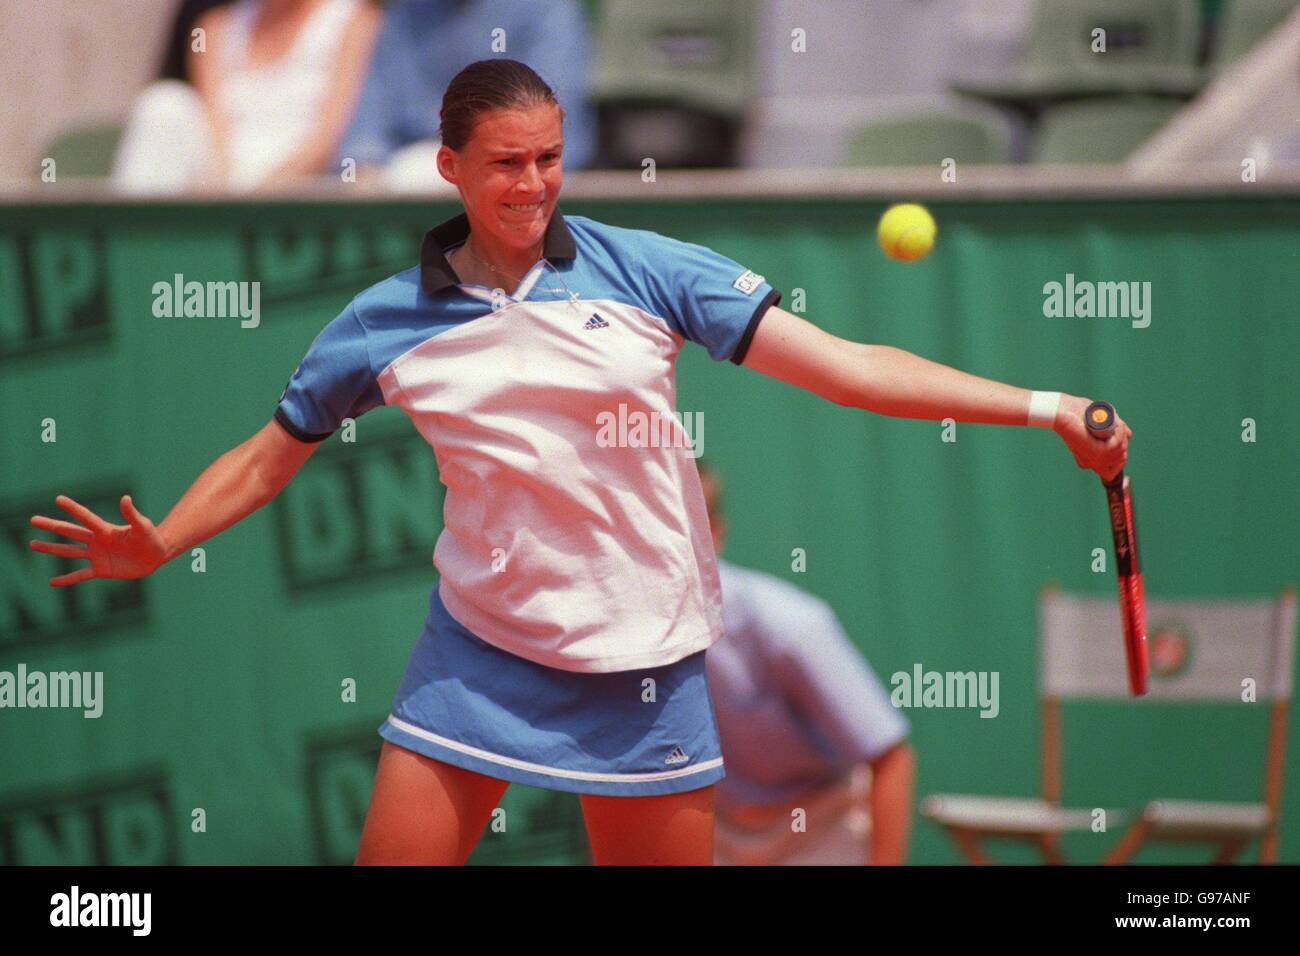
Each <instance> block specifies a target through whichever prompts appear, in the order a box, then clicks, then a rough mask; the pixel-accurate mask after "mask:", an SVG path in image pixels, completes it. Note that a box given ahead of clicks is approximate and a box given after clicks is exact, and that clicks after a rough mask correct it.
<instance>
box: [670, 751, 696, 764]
mask: <svg viewBox="0 0 1300 956" xmlns="http://www.w3.org/2000/svg"><path fill="white" fill-rule="evenodd" d="M690 759H691V758H690V757H688V756H686V753H685V752H684V751H683V750H682V748H681V747H674V748H673V752H672V753H670V754H669V755H668V756H667V757H665V758H664V763H668V764H674V763H686V761H688V760H690Z"/></svg>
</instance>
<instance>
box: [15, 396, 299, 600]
mask: <svg viewBox="0 0 1300 956" xmlns="http://www.w3.org/2000/svg"><path fill="white" fill-rule="evenodd" d="M319 447H320V444H319V443H318V442H304V441H299V440H298V439H296V438H294V437H293V436H292V435H290V434H289V433H288V432H287V431H285V429H284V428H283V427H281V426H280V425H279V424H278V423H276V422H274V421H271V422H268V423H267V424H266V425H265V426H264V427H263V428H262V429H261V430H260V431H259V432H258V433H257V434H255V435H254V436H253V437H252V438H250V439H248V441H246V442H244V443H243V444H241V445H239V446H237V447H235V448H232V449H231V450H230V451H228V452H226V453H225V454H224V455H222V456H221V457H220V458H218V459H217V460H216V461H214V462H213V463H212V464H211V465H209V466H208V467H207V468H206V469H205V470H204V472H203V473H202V474H201V475H199V477H198V478H197V479H195V481H194V483H193V484H192V485H190V487H189V490H188V491H186V492H185V494H184V495H182V496H181V499H180V501H178V502H177V503H176V506H175V507H174V508H172V510H171V513H170V514H168V515H167V517H166V519H165V520H164V521H163V522H162V524H160V525H154V523H153V522H152V521H150V520H149V519H148V518H146V517H145V516H144V515H143V514H141V513H140V512H139V511H138V510H137V509H136V507H135V504H134V503H133V502H132V501H131V498H130V496H129V495H123V496H122V499H121V501H120V502H119V508H120V509H121V512H122V517H123V518H125V519H126V524H124V525H115V524H110V523H109V522H108V521H105V520H104V519H103V518H101V517H100V516H99V515H97V514H95V513H94V512H93V511H91V510H90V509H89V508H87V507H86V506H85V505H83V504H80V503H79V502H77V501H74V500H73V499H71V498H69V497H67V496H66V495H60V496H59V497H58V498H57V499H55V503H56V504H57V505H58V506H59V507H60V508H62V509H63V510H64V511H66V512H68V514H70V515H71V516H72V517H73V518H75V519H76V523H73V522H69V521H60V520H57V519H54V518H49V517H46V516H44V515H35V516H33V517H32V524H33V525H35V526H36V527H38V528H41V529H43V530H46V531H51V532H53V533H55V534H59V535H62V536H63V537H64V538H67V539H68V540H69V542H70V543H62V542H50V541H32V542H31V549H32V550H33V551H40V552H42V553H45V554H52V555H55V556H56V557H62V558H80V559H85V560H88V561H90V564H89V565H88V566H86V567H82V568H78V569H77V570H75V571H72V572H69V573H67V574H63V575H60V576H58V577H55V578H51V579H50V584H51V585H52V586H54V587H65V586H67V585H69V584H78V583H80V582H82V581H90V580H93V579H95V578H141V577H144V576H145V575H148V574H152V573H153V572H154V571H156V570H157V569H158V568H159V567H161V566H162V565H164V564H166V563H167V562H168V561H170V560H171V559H172V558H174V557H176V556H177V555H180V554H184V553H185V552H187V551H189V549H190V548H192V547H194V546H195V545H198V544H200V543H201V542H203V541H206V540H208V539H209V538H211V537H214V536H216V535H218V534H220V533H221V532H222V531H225V530H226V529H227V528H229V527H230V526H231V525H233V524H236V523H238V522H239V521H241V520H243V519H244V518H246V517H248V515H250V514H252V513H253V512H254V511H256V510H257V509H258V508H260V507H262V506H263V505H264V504H266V503H267V502H268V501H270V500H271V499H272V498H274V497H275V496H276V495H277V494H279V493H280V489H282V488H283V487H284V486H285V485H287V484H288V483H289V479H290V478H292V477H293V476H294V474H296V473H297V471H298V469H299V468H301V467H302V464H303V462H305V461H306V460H307V459H308V458H310V457H311V455H312V452H314V451H315V450H316V449H317V448H319Z"/></svg>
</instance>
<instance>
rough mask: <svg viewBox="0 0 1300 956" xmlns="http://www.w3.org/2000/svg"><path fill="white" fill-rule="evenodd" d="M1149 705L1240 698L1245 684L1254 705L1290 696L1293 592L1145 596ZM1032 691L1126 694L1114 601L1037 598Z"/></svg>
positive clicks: (1058, 595)
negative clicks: (1251, 596) (1218, 597)
mask: <svg viewBox="0 0 1300 956" xmlns="http://www.w3.org/2000/svg"><path fill="white" fill-rule="evenodd" d="M1146 604H1147V645H1148V649H1149V652H1150V656H1151V677H1150V680H1149V682H1148V692H1147V697H1148V698H1150V699H1154V700H1229V699H1233V700H1240V699H1241V697H1242V694H1243V692H1244V690H1245V688H1246V686H1247V685H1246V684H1245V683H1244V682H1245V681H1246V680H1247V679H1249V680H1253V681H1254V687H1255V698H1256V699H1257V700H1277V699H1288V700H1289V699H1290V697H1291V683H1292V671H1293V669H1294V662H1295V624H1296V598H1295V591H1294V590H1291V589H1288V590H1286V591H1284V592H1283V593H1282V594H1281V595H1280V596H1279V597H1277V598H1259V599H1249V600H1222V601H1219V600H1184V599H1178V600H1174V599H1159V598H1152V597H1148V598H1147V602H1146ZM1038 634H1039V661H1038V667H1039V672H1038V676H1039V687H1040V693H1042V694H1044V695H1045V696H1049V697H1060V698H1127V697H1128V696H1129V689H1128V665H1127V663H1126V662H1125V654H1124V632H1123V629H1122V625H1121V623H1120V610H1119V596H1118V595H1117V594H1112V595H1110V596H1108V597H1091V596H1084V595H1079V594H1067V593H1065V592H1063V591H1059V590H1053V589H1048V590H1045V591H1044V592H1043V595H1042V598H1041V600H1040V602H1039V630H1038Z"/></svg>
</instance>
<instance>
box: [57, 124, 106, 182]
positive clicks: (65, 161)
mask: <svg viewBox="0 0 1300 956" xmlns="http://www.w3.org/2000/svg"><path fill="white" fill-rule="evenodd" d="M121 139H122V126H121V124H119V123H100V124H96V125H88V126H78V127H74V128H72V129H68V130H64V131H63V132H62V133H60V134H59V135H58V136H56V137H55V138H54V140H53V141H52V142H51V143H50V145H49V146H47V147H46V149H45V153H44V156H45V157H48V158H50V159H53V160H54V164H55V166H54V168H55V173H56V175H58V176H60V177H67V178H69V179H107V178H108V177H109V175H111V174H112V172H113V157H114V155H116V153H117V144H118V143H119V142H120V141H121Z"/></svg>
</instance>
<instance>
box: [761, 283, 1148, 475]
mask: <svg viewBox="0 0 1300 956" xmlns="http://www.w3.org/2000/svg"><path fill="white" fill-rule="evenodd" d="M741 364H743V365H744V366H745V367H746V368H752V369H754V370H755V371H757V372H762V373H763V374H764V375H770V376H771V377H772V378H777V379H780V380H781V381H783V382H788V383H789V384H791V385H795V386H798V387H799V388H802V389H806V390H807V391H810V392H812V393H814V394H816V395H820V396H821V397H822V398H824V399H826V400H827V401H830V402H834V403H835V404H837V405H845V406H851V407H854V408H862V409H866V410H867V411H871V412H875V413H876V414H878V415H890V416H893V417H897V418H921V419H930V420H932V421H941V420H943V419H945V418H951V419H953V420H954V421H959V422H977V423H985V424H991V425H1026V424H1029V402H1030V395H1031V394H1032V393H1031V392H1030V390H1029V389H1024V388H1017V387H1016V386H1014V385H1006V384H1003V383H1002V382H995V381H992V380H990V379H986V378H980V377H979V376H976V375H971V374H968V373H967V372H962V371H960V370H958V369H955V368H950V367H949V366H947V365H940V364H939V363H938V362H931V361H930V360H928V359H924V358H921V357H920V356H919V355H914V354H912V353H911V352H907V351H904V350H903V349H900V348H895V347H893V346H890V345H869V344H866V343H862V342H850V341H848V340H846V339H841V338H838V337H836V336H834V335H831V334H830V333H828V332H825V331H823V330H822V329H819V328H818V327H817V326H815V325H813V324H812V323H811V322H808V321H806V320H804V319H801V318H800V317H799V316H797V315H792V314H791V313H789V312H786V311H785V310H784V309H781V308H778V307H776V306H771V307H770V308H768V310H767V311H766V313H765V314H764V315H763V319H762V321H761V322H759V324H758V328H757V330H756V331H755V333H754V337H753V340H752V341H751V342H750V345H749V350H748V351H747V352H746V353H745V358H744V361H743V362H742V363H741ZM1088 404H1089V399H1087V398H1080V397H1078V396H1075V395H1066V394H1062V395H1061V401H1060V405H1059V407H1058V409H1057V413H1056V418H1055V421H1054V422H1053V424H1052V428H1053V430H1054V431H1055V432H1056V433H1057V434H1058V435H1060V436H1061V438H1062V439H1063V440H1064V441H1065V443H1066V445H1067V446H1069V449H1070V452H1071V454H1073V456H1074V460H1075V462H1076V463H1078V465H1079V467H1080V468H1091V469H1092V470H1094V471H1096V472H1097V473H1098V474H1100V475H1101V476H1102V477H1103V478H1110V477H1113V476H1114V475H1115V474H1116V473H1117V472H1118V471H1119V470H1120V469H1121V468H1122V467H1123V466H1124V462H1125V460H1126V459H1127V455H1128V442H1129V438H1130V436H1131V435H1132V430H1131V429H1130V428H1129V427H1128V425H1127V424H1125V423H1124V422H1123V421H1121V422H1120V423H1119V427H1118V428H1116V429H1115V434H1114V435H1113V436H1112V437H1111V439H1110V440H1109V441H1106V442H1100V441H1097V440H1096V439H1094V438H1092V437H1091V436H1090V435H1088V434H1087V432H1086V431H1085V429H1084V425H1083V412H1084V409H1086V408H1087V407H1088Z"/></svg>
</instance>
